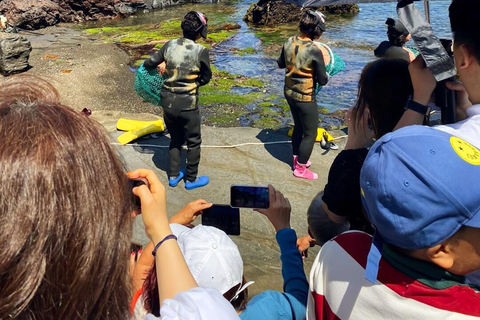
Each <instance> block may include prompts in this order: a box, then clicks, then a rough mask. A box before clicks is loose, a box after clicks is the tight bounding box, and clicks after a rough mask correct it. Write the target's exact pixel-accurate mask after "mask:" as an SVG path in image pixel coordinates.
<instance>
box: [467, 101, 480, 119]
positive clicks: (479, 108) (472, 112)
mask: <svg viewBox="0 0 480 320" xmlns="http://www.w3.org/2000/svg"><path fill="white" fill-rule="evenodd" d="M467 115H468V117H473V116H476V115H480V104H474V105H473V106H471V107H468V109H467Z"/></svg>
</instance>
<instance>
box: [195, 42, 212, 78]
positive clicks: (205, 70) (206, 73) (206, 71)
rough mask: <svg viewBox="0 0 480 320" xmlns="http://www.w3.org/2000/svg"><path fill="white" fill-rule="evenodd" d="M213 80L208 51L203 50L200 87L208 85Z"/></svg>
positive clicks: (201, 54)
mask: <svg viewBox="0 0 480 320" xmlns="http://www.w3.org/2000/svg"><path fill="white" fill-rule="evenodd" d="M211 78H212V70H211V69H210V60H209V57H208V50H207V49H205V50H202V52H201V53H200V75H199V76H198V86H203V85H206V84H207V83H208V82H210V79H211Z"/></svg>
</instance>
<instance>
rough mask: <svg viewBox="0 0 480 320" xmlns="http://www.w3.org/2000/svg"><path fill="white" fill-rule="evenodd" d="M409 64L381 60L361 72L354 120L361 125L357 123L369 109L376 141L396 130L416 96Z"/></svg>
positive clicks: (394, 60)
mask: <svg viewBox="0 0 480 320" xmlns="http://www.w3.org/2000/svg"><path fill="white" fill-rule="evenodd" d="M408 65H409V63H408V62H407V61H405V60H402V59H379V60H376V61H374V62H371V63H369V64H367V65H366V66H365V67H364V68H363V70H362V74H361V76H360V80H359V82H358V94H357V102H356V104H355V107H354V108H353V112H352V117H353V119H354V123H355V125H356V126H358V121H357V120H358V119H361V118H362V115H363V113H364V112H365V108H366V107H368V108H369V111H370V116H371V124H372V126H373V131H374V132H375V137H376V138H377V139H378V138H380V137H382V136H383V135H384V134H386V133H388V132H391V131H392V130H393V128H395V126H396V125H397V123H398V121H399V120H400V118H401V117H402V115H403V112H404V111H405V110H404V107H405V103H406V102H407V99H408V97H409V96H410V95H412V93H413V87H412V81H411V79H410V74H409V72H408Z"/></svg>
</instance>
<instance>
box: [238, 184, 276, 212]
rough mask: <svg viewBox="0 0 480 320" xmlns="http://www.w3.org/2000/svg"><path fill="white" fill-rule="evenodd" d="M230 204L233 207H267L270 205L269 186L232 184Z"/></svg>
mask: <svg viewBox="0 0 480 320" xmlns="http://www.w3.org/2000/svg"><path fill="white" fill-rule="evenodd" d="M230 206H232V207H233V208H255V209H266V208H268V207H270V197H269V195H268V187H267V186H245V185H232V186H231V187H230Z"/></svg>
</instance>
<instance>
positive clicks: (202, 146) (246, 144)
mask: <svg viewBox="0 0 480 320" xmlns="http://www.w3.org/2000/svg"><path fill="white" fill-rule="evenodd" d="M346 137H348V135H344V136H340V137H336V138H333V140H339V139H343V138H346ZM285 143H292V141H290V140H285V141H272V142H245V143H239V144H234V145H229V146H209V145H203V144H202V145H200V147H201V148H238V147H243V146H263V145H270V144H285ZM111 144H112V145H115V146H132V147H149V148H169V146H159V145H155V144H138V143H127V144H125V145H124V144H121V143H118V142H112V143H111Z"/></svg>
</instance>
